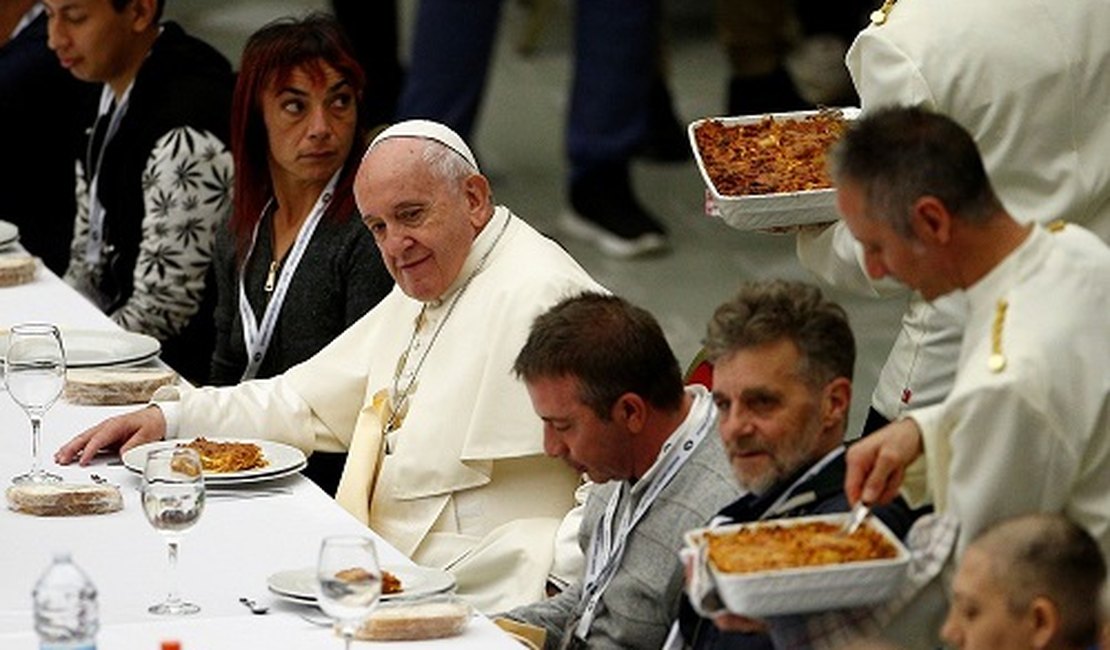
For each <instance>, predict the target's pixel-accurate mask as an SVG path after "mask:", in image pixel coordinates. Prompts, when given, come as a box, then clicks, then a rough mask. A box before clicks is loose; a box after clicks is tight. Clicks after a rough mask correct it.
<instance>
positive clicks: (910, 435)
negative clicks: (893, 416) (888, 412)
mask: <svg viewBox="0 0 1110 650" xmlns="http://www.w3.org/2000/svg"><path fill="white" fill-rule="evenodd" d="M922 451H923V448H922V445H921V429H919V428H918V427H917V423H916V422H914V421H913V420H912V419H910V418H905V419H902V420H898V421H897V422H893V423H891V424H888V425H887V426H885V427H883V428H882V429H879V430H878V431H876V432H875V433H872V434H871V435H869V436H865V437H863V438H861V439H860V440H858V441H856V442H855V443H853V444H852V446H850V447H849V448H848V456H847V463H848V472H847V474H846V475H845V476H844V494H845V495H847V497H848V502H849V503H853V504H854V503H858V502H859V501H861V500H862V501H863V502H864V503H868V504H877V503H890V502H891V501H893V500H894V497H896V496H898V490H899V489H900V488H901V487H902V480H903V479H904V478H905V476H906V467H908V466H909V465H910V463H912V462H913V461H915V460H916V459H917V457H918V456H920V455H921V453H922Z"/></svg>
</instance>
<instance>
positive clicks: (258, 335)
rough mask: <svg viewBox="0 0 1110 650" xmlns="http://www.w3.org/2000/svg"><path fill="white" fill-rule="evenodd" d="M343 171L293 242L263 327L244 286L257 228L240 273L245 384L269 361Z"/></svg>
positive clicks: (318, 199)
mask: <svg viewBox="0 0 1110 650" xmlns="http://www.w3.org/2000/svg"><path fill="white" fill-rule="evenodd" d="M342 171H343V169H342V168H340V169H339V170H337V171H336V172H335V173H334V174H332V177H331V180H330V181H328V184H327V186H326V187H324V191H323V192H321V193H320V196H319V198H317V199H316V205H314V206H312V212H310V213H309V215H308V218H307V219H305V220H304V223H302V224H301V229H300V231H299V232H298V233H297V239H296V241H294V242H293V247H292V248H291V249H289V257H288V258H287V259H286V261H285V264H284V265H283V266H282V267H281V275H280V276H278V281H277V286H276V287H274V294H273V296H271V298H270V302H268V303H267V304H266V311H265V312H263V314H262V323H261V325H259V323H258V321H257V320H256V319H255V317H254V310H253V309H251V305H250V302H248V301H247V290H246V288H245V286H244V284H243V280H244V277H245V276H246V271H247V262H248V261H249V260H250V258H251V253H253V252H254V244H255V242H256V241H257V240H258V227H259V226H260V225H262V219H261V217H260V218H259V219H258V223H257V224H255V226H254V235H252V236H251V245H250V248H248V249H247V254H246V256H245V257H244V258H243V268H242V270H241V271H240V272H239V318H240V319H241V320H242V321H243V343H244V345H246V348H247V355H248V356H247V367H246V369H244V370H243V377H242V380H243V381H246V380H248V379H253V378H254V376H255V375H256V374H258V367H259V366H260V365H262V359H264V358H265V357H266V350H267V349H268V348H269V347H270V339H271V338H273V335H274V326H275V325H276V324H277V319H278V315H279V314H281V306H282V303H284V302H285V294H286V292H287V291H288V290H289V284H290V283H291V282H292V281H293V274H294V273H296V271H297V265H299V264H300V263H301V257H302V256H304V252H305V249H306V248H308V242H309V240H311V239H312V233H313V232H315V231H316V226H317V224H319V223H320V219H321V218H322V217H323V216H324V212H325V211H326V210H327V208H328V204H329V203H331V199H332V193H333V192H334V191H335V184H336V183H337V182H338V181H339V174H340V173H341V172H342ZM271 203H272V200H271ZM267 209H269V204H267V205H266V207H265V208H263V212H265V211H266V210H267Z"/></svg>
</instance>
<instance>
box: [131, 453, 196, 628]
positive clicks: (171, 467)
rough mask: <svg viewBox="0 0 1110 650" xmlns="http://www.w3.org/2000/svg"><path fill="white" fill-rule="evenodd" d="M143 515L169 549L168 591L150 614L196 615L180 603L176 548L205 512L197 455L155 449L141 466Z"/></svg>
mask: <svg viewBox="0 0 1110 650" xmlns="http://www.w3.org/2000/svg"><path fill="white" fill-rule="evenodd" d="M143 512H144V513H146V519H147V521H149V522H150V525H151V526H154V528H155V530H157V531H158V532H160V533H162V535H163V537H165V538H166V544H167V545H168V547H169V565H170V590H169V594H168V595H167V596H166V599H165V600H164V601H162V602H161V603H158V604H157V605H151V606H150V608H149V610H148V611H149V612H150V613H151V614H165V615H170V616H178V615H182V614H196V613H197V612H199V611H200V607H199V606H198V605H195V604H193V603H189V602H185V601H183V600H181V597H180V596H179V595H178V586H177V546H178V543H179V542H180V540H181V535H182V534H184V533H185V531H187V530H189V529H190V528H192V527H193V525H194V524H196V523H197V520H198V519H200V515H201V513H202V512H204V473H203V472H202V466H201V462H200V455H199V454H197V452H196V450H194V449H189V448H187V447H171V448H166V449H157V450H154V451H151V452H150V453H148V454H147V457H146V462H145V464H144V466H143Z"/></svg>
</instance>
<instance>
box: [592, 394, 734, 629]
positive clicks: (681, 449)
mask: <svg viewBox="0 0 1110 650" xmlns="http://www.w3.org/2000/svg"><path fill="white" fill-rule="evenodd" d="M713 408H714V406H713V402H712V400H710V399H708V398H705V397H702V398H701V399H696V400H695V401H694V405H693V406H692V407H691V412H690V415H689V416H687V421H689V422H700V426H698V427H697V428H696V429H695V428H693V427H689V428H688V429H687V430H686V432H685V433H683V434H682V436H681V437H680V438H678V439H677V440H673V441H670V440H669V441H667V444H665V445H664V446H663V450H662V452H661V454H660V460H659V461H656V462H657V463H658V462H660V461H662V463H663V464H662V465H661V466H657V467H653V468H652V469H653V470H658V471H656V472H654V473H655V476H654V477H653V478H652V479H651V482H650V483H649V484H648V486H647V488H646V489H645V490H644V494H643V496H642V497H641V498H640V501H639V503H637V504H636V508H635V510H634V511H630V509H629V508H624V509H623V510H622V512H621V516H620V522H619V523H618V524H617V525H616V526H614V520H615V519H616V517H617V507H618V505H619V504H620V502H621V501H623V500H625V499H624V497H625V496H627V495H629V494H630V489H629V487H628V482H627V481H621V484H620V487H619V488H618V489H617V490H614V491H613V496H611V497H610V498H609V505H608V506H607V507H606V509H605V515H604V516H603V517H602V518H601V520H600V521H599V522H598V526H597V528H596V529H595V530H594V535H593V541H592V542H591V543H590V553H589V558H587V561H586V575H585V577H584V579H583V583H582V596H583V597H584V598H585V599H586V607H585V608H584V609H583V611H582V616H581V617H580V618H579V619H578V624H577V625H576V626H575V630H574V635H575V636H576V637H578V638H579V639H582V640H583V641H584V640H585V639H586V635H588V634H589V633H590V626H591V625H592V624H593V620H594V616H595V614H596V613H597V605H598V603H599V602H600V601H601V596H602V594H603V593H605V589H606V588H607V587H608V586H609V582H610V581H611V580H612V579H613V575H614V574H615V573H616V571H617V567H618V566H619V565H620V562H621V558H622V557H623V556H624V546H625V543H626V542H627V541H628V537H629V535H630V533H631V532H632V529H633V528H635V527H636V524H638V523H639V522H640V519H642V518H643V516H644V515H645V514H647V511H648V510H649V509H650V508H651V506H652V504H653V503H654V502H655V499H656V498H658V496H659V494H660V493H661V492H662V491H663V489H664V488H665V487H667V485H668V484H669V483H670V482H671V479H673V478H674V477H675V475H676V474H678V471H679V470H680V469H682V466H683V465H685V464H686V461H687V460H689V459H690V456H692V455H693V454H694V451H696V450H697V448H698V445H699V444H701V441H702V439H704V438H705V436H706V434H707V433H709V431H710V430H712V429H713V428H714V426H715V425H716V423H717V419H716V418H714V417H712V416H711V415H710V414H709V413H706V412H705V411H707V410H710V409H713ZM649 473H651V470H649ZM645 478H646V476H645ZM641 480H643V479H641Z"/></svg>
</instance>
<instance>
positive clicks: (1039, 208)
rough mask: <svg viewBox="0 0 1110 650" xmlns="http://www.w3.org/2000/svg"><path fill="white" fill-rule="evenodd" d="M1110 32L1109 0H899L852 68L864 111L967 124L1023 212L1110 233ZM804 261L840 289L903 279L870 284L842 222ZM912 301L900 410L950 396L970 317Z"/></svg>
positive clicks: (947, 306)
mask: <svg viewBox="0 0 1110 650" xmlns="http://www.w3.org/2000/svg"><path fill="white" fill-rule="evenodd" d="M1108 33H1110V3H1108V2H1106V1H1105V0H1073V1H1071V2H1046V1H1044V0H1008V1H1007V2H991V1H985V0H899V1H898V3H897V4H895V5H894V6H893V8H892V9H891V10H890V13H889V16H888V18H887V20H886V22H885V23H883V24H881V25H871V26H869V27H867V28H866V29H864V30H863V31H862V32H861V33H860V34H859V36H858V37H857V38H856V40H855V42H854V43H853V44H852V47H851V49H850V50H849V51H848V56H847V64H848V69H849V72H851V75H852V80H853V83H854V84H855V87H856V90H857V92H858V93H859V96H860V99H861V101H862V106H863V110H864V113H866V112H867V111H868V110H873V109H875V108H878V107H880V106H883V105H887V104H922V105H924V106H925V107H927V108H930V109H933V110H935V111H938V112H940V113H943V114H945V115H947V116H948V117H951V118H952V119H954V120H955V121H956V122H958V123H959V124H960V125H961V126H963V127H964V128H965V129H967V130H968V132H970V133H971V136H972V138H973V139H974V140H975V142H976V144H977V145H978V147H979V150H980V151H981V152H982V155H983V162H984V164H985V166H986V168H987V173H988V175H989V176H990V178H991V183H992V185H993V186H994V189H995V191H996V193H997V194H998V196H999V198H1000V199H1001V200H1002V203H1003V205H1004V206H1005V207H1006V209H1007V211H1009V212H1010V214H1012V215H1013V216H1014V218H1015V219H1018V220H1019V221H1024V222H1030V221H1036V222H1039V223H1048V222H1051V221H1054V220H1057V219H1063V220H1065V221H1068V222H1072V223H1078V224H1080V225H1082V226H1084V227H1086V228H1088V229H1089V230H1091V231H1093V232H1094V233H1095V234H1097V235H1098V236H1099V237H1101V238H1102V239H1103V240H1104V241H1110V156H1107V155H1106V152H1107V151H1110V120H1107V119H1106V118H1105V115H1104V113H1105V111H1104V110H1096V109H1095V108H1094V107H1098V106H1101V107H1107V106H1110V84H1108V83H1106V70H1107V69H1110V39H1107V38H1106V37H1105V36H1104V35H1105V34H1108ZM798 257H799V258H800V259H801V261H802V263H803V265H805V266H806V267H807V268H809V269H810V270H812V271H813V272H814V273H816V274H817V275H819V276H820V277H821V278H822V279H824V280H825V281H827V282H830V283H832V284H834V285H835V286H839V287H841V288H847V289H855V290H859V291H862V292H865V293H882V292H883V289H884V288H886V287H889V286H890V285H889V284H888V283H879V284H878V285H872V283H871V282H870V281H869V280H868V279H867V277H866V274H865V273H864V271H863V267H862V265H861V262H860V260H861V251H860V249H859V245H858V244H857V243H856V241H855V239H853V238H852V235H851V233H850V232H848V229H847V228H846V227H845V226H844V225H843V223H838V224H836V225H835V226H834V227H832V228H827V229H825V230H823V231H821V232H819V233H812V232H811V233H803V234H800V235H799V237H798ZM903 291H904V290H903ZM909 300H910V305H909V309H908V310H907V312H906V314H905V316H904V317H903V323H902V331H901V332H900V333H899V335H898V338H897V340H896V341H895V343H894V348H893V349H892V350H891V353H890V356H889V357H888V359H887V362H886V365H885V366H884V367H883V370H882V372H881V374H880V376H879V382H878V386H877V387H876V389H875V394H874V397H873V401H872V404H873V405H874V406H875V407H876V409H878V411H879V412H880V413H882V414H883V415H885V416H886V417H888V418H894V417H896V416H897V415H899V414H900V413H902V412H903V411H904V410H907V409H912V408H917V407H920V406H925V405H928V404H934V403H937V402H939V401H941V400H942V399H944V396H945V395H947V393H948V391H949V390H950V389H951V387H952V381H953V379H954V376H955V364H956V358H957V355H958V353H959V347H960V333H961V331H962V328H963V325H964V323H965V322H966V314H965V313H964V312H963V311H962V305H960V304H958V302H957V301H951V300H945V299H941V300H939V301H937V302H936V303H935V304H934V305H929V304H927V303H925V302H924V301H923V300H921V298H920V297H916V296H915V297H912V298H909ZM907 390H908V391H909V394H910V399H909V401H908V403H903V402H902V398H903V396H904V394H905V392H906V391H907Z"/></svg>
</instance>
